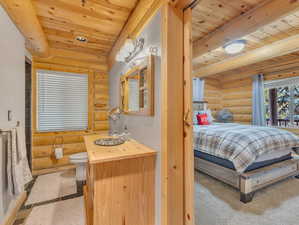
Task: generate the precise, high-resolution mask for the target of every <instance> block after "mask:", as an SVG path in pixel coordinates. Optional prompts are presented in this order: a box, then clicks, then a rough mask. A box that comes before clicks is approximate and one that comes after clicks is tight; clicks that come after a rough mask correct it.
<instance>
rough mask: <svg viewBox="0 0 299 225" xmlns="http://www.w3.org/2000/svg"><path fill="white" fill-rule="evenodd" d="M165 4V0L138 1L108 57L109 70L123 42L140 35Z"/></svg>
mask: <svg viewBox="0 0 299 225" xmlns="http://www.w3.org/2000/svg"><path fill="white" fill-rule="evenodd" d="M165 2H166V1H165V0H140V1H139V2H138V4H137V6H136V7H135V9H134V11H133V12H132V13H131V15H130V17H129V18H128V21H127V23H126V24H125V26H124V27H123V29H122V31H121V33H120V35H119V36H118V39H117V40H116V42H115V43H114V45H113V47H112V49H111V51H110V54H109V57H108V65H109V68H111V67H112V66H113V64H114V62H115V56H116V54H117V52H118V51H119V50H120V48H121V47H122V46H123V44H124V43H125V41H126V40H127V39H128V38H132V39H135V38H136V37H137V36H138V35H139V34H140V32H141V31H142V29H143V27H144V26H145V25H146V24H147V23H148V22H149V21H150V19H151V18H152V16H154V15H155V13H156V12H157V10H158V9H159V8H160V7H161V6H162V4H163V3H165Z"/></svg>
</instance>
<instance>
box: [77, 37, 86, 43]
mask: <svg viewBox="0 0 299 225" xmlns="http://www.w3.org/2000/svg"><path fill="white" fill-rule="evenodd" d="M76 40H77V41H80V42H87V38H86V37H83V36H77V37H76Z"/></svg>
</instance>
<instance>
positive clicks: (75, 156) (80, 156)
mask: <svg viewBox="0 0 299 225" xmlns="http://www.w3.org/2000/svg"><path fill="white" fill-rule="evenodd" d="M70 159H75V160H76V159H78V160H80V159H88V155H87V152H80V153H76V154H73V155H71V156H70Z"/></svg>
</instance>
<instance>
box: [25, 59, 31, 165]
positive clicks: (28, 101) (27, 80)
mask: <svg viewBox="0 0 299 225" xmlns="http://www.w3.org/2000/svg"><path fill="white" fill-rule="evenodd" d="M31 71H32V63H31V60H30V59H28V58H27V57H26V58H25V136H26V150H27V158H28V163H29V167H30V169H32V160H31V159H32V155H31V93H32V91H31V86H32V78H31Z"/></svg>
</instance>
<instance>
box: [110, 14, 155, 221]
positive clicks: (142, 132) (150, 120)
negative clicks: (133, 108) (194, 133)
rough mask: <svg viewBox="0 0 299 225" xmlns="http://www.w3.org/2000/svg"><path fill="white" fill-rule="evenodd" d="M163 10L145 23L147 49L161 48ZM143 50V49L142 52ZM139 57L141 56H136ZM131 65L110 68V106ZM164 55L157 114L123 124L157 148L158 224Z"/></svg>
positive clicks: (115, 103)
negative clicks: (123, 75) (152, 47)
mask: <svg viewBox="0 0 299 225" xmlns="http://www.w3.org/2000/svg"><path fill="white" fill-rule="evenodd" d="M160 31H161V13H160V12H158V13H157V15H156V16H155V17H154V18H153V19H152V21H151V22H150V23H149V24H148V25H147V26H146V27H145V29H144V31H143V32H142V33H141V35H140V37H143V38H145V49H147V47H149V46H157V47H159V49H161V36H160V35H159V34H160V33H161V32H160ZM141 54H142V53H141ZM137 57H138V56H137ZM129 69H130V68H129V66H128V65H127V64H124V63H119V62H116V63H115V64H114V66H113V68H112V70H111V71H110V74H109V82H110V107H111V108H113V107H116V106H119V102H120V101H119V97H120V93H119V87H120V86H119V85H120V76H121V75H122V74H124V73H126V72H127V71H128V70H129ZM160 81H161V57H160V56H156V59H155V114H154V116H152V117H150V116H133V115H123V116H122V117H121V121H120V123H121V125H122V127H124V126H125V125H126V126H127V127H128V130H129V132H130V133H131V137H132V138H134V139H135V140H137V141H139V142H140V143H142V144H145V145H147V146H149V147H151V148H153V149H155V150H157V151H158V157H157V163H156V211H155V212H156V225H158V224H160V217H161V215H160V211H161V210H160V209H161V185H160V174H161V168H160V165H161V161H160V159H161V112H160V109H161V98H160V90H161V85H160Z"/></svg>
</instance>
